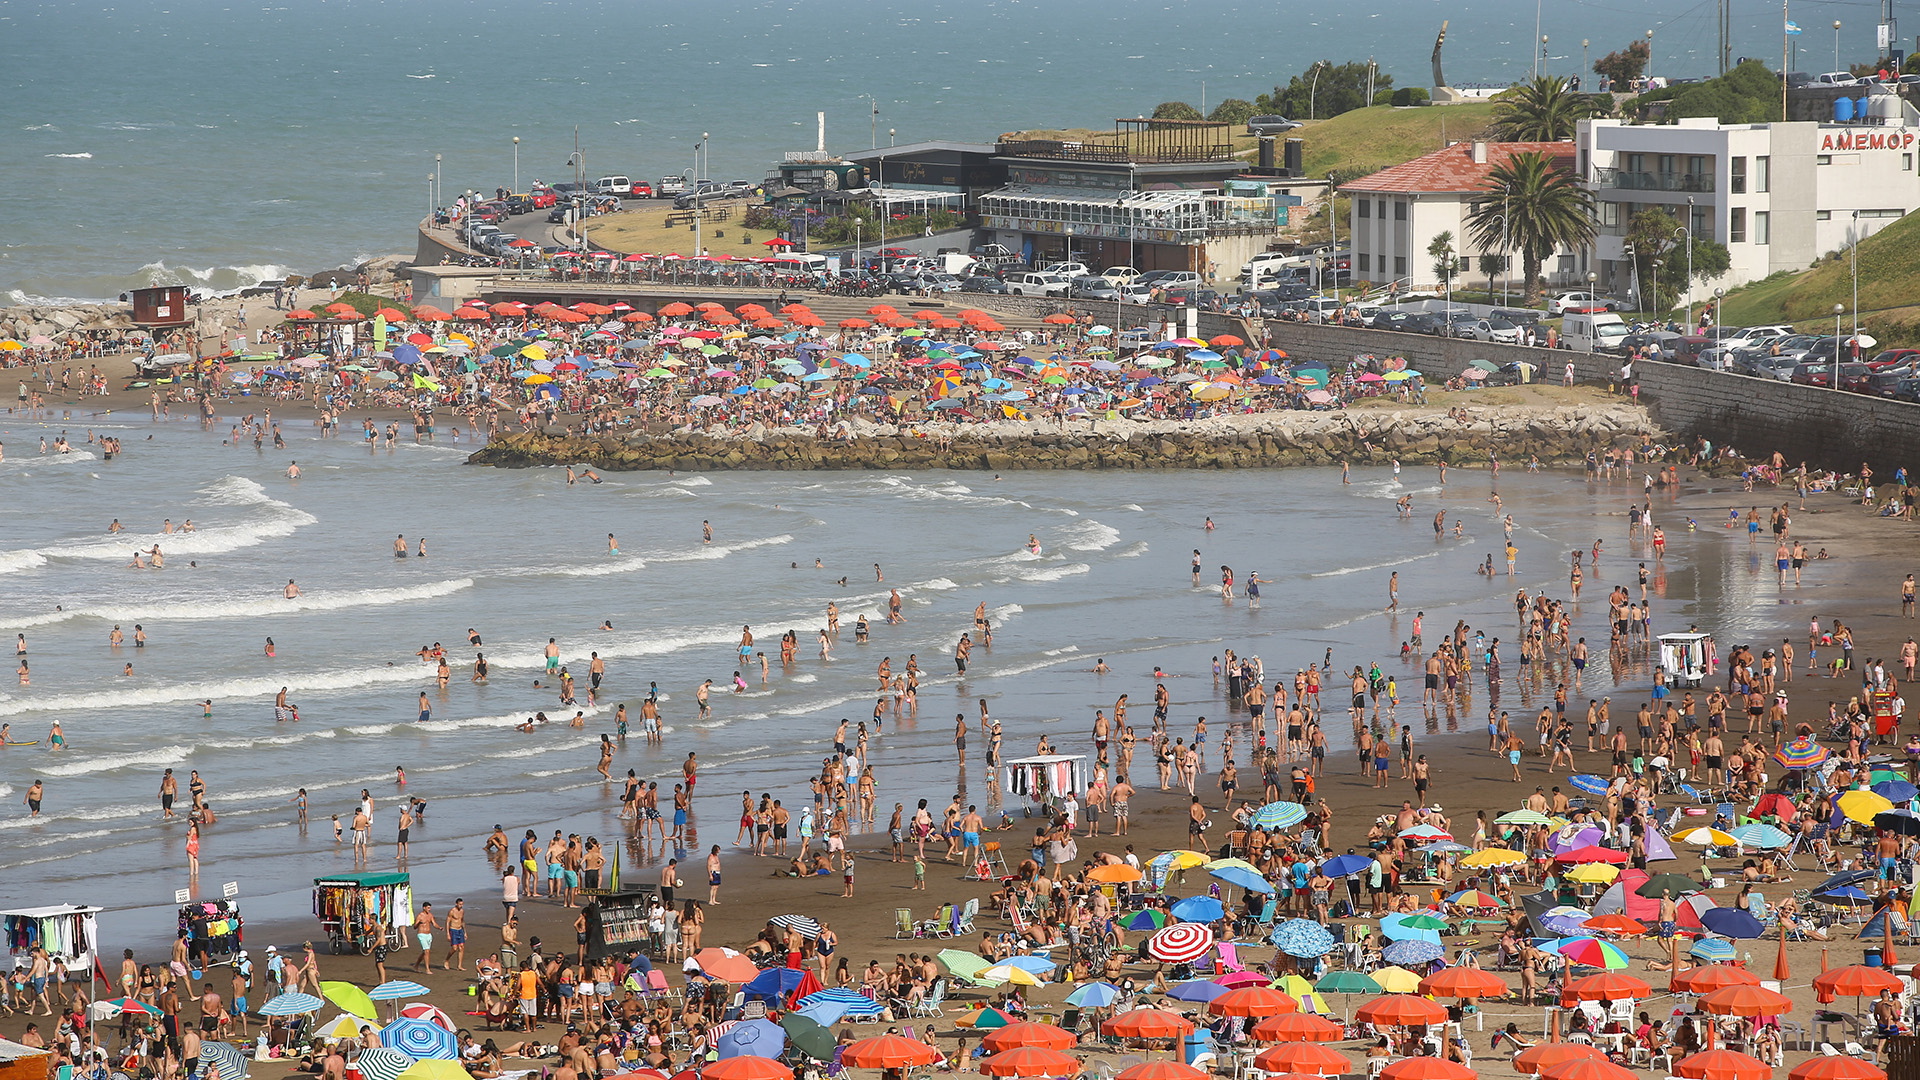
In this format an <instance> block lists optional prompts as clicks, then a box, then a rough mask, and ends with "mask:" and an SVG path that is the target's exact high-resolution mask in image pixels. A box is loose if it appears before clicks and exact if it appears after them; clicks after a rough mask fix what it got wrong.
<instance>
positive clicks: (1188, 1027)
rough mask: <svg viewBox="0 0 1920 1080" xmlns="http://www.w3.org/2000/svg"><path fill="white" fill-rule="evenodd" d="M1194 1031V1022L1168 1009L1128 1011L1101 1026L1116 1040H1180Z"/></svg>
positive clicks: (1101, 1031) (1104, 1032)
mask: <svg viewBox="0 0 1920 1080" xmlns="http://www.w3.org/2000/svg"><path fill="white" fill-rule="evenodd" d="M1191 1031H1193V1021H1191V1020H1189V1019H1187V1018H1186V1017H1184V1016H1181V1015H1180V1014H1179V1013H1177V1012H1170V1011H1168V1010H1166V1009H1128V1010H1127V1011H1126V1012H1123V1013H1120V1014H1119V1015H1117V1016H1114V1017H1112V1018H1110V1019H1108V1020H1107V1021H1105V1022H1103V1023H1102V1024H1101V1025H1100V1033H1101V1034H1102V1035H1110V1036H1112V1037H1114V1038H1116V1039H1178V1038H1180V1037H1182V1036H1184V1035H1186V1034H1188V1033H1189V1032H1191Z"/></svg>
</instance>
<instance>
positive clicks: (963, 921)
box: [953, 897, 980, 935]
mask: <svg viewBox="0 0 1920 1080" xmlns="http://www.w3.org/2000/svg"><path fill="white" fill-rule="evenodd" d="M978 914H980V899H979V898H978V897H973V898H970V899H968V900H967V902H966V904H965V905H963V906H962V907H961V908H960V911H959V913H958V914H957V915H955V916H954V919H953V932H954V934H955V935H959V934H971V933H973V918H974V916H976V915H978Z"/></svg>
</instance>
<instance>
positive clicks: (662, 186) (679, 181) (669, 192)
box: [653, 176, 687, 199]
mask: <svg viewBox="0 0 1920 1080" xmlns="http://www.w3.org/2000/svg"><path fill="white" fill-rule="evenodd" d="M653 191H654V194H655V196H657V197H658V198H662V199H665V198H670V197H672V196H674V195H685V194H686V193H687V178H686V177H684V176H663V177H661V178H660V182H659V183H657V184H655V185H653Z"/></svg>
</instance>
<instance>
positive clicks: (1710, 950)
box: [1687, 909, 1738, 964]
mask: <svg viewBox="0 0 1920 1080" xmlns="http://www.w3.org/2000/svg"><path fill="white" fill-rule="evenodd" d="M1735 910H1738V909H1735ZM1734 951H1735V950H1734V947H1733V942H1731V941H1725V940H1722V939H1721V938H1701V939H1700V940H1699V941H1696V942H1694V943H1693V947H1692V948H1690V949H1688V950H1687V952H1688V953H1689V954H1690V955H1691V956H1692V957H1693V958H1694V959H1695V960H1699V961H1701V962H1702V963H1707V964H1717V963H1719V962H1721V961H1722V960H1731V959H1733V957H1734Z"/></svg>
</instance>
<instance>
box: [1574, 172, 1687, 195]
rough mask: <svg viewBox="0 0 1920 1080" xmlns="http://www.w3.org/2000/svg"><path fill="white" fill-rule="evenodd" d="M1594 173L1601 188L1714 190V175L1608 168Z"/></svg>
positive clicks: (1683, 190)
mask: <svg viewBox="0 0 1920 1080" xmlns="http://www.w3.org/2000/svg"><path fill="white" fill-rule="evenodd" d="M1594 173H1595V175H1596V176H1597V177H1598V178H1599V183H1600V186H1601V187H1610V188H1622V189H1625V190H1628V191H1682V192H1710V191H1712V190H1713V189H1714V185H1713V174H1712V173H1654V172H1628V171H1627V170H1625V169H1607V168H1600V169H1595V170H1594Z"/></svg>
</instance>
